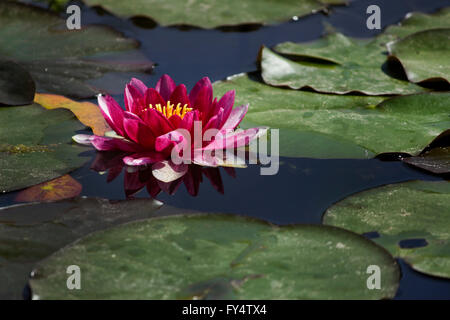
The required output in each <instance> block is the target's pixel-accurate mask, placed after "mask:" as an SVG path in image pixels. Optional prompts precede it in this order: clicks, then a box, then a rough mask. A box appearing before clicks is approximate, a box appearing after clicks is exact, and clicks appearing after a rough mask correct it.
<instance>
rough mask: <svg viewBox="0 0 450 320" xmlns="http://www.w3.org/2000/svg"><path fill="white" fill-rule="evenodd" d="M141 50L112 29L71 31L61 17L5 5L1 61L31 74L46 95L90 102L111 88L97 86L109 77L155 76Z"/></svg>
mask: <svg viewBox="0 0 450 320" xmlns="http://www.w3.org/2000/svg"><path fill="white" fill-rule="evenodd" d="M138 46H139V43H138V42H137V41H136V40H133V39H129V38H125V37H124V36H123V35H122V34H121V33H119V32H116V31H114V30H112V29H110V28H108V27H104V26H85V27H82V29H80V30H68V29H67V27H66V21H65V20H64V19H61V18H60V17H59V16H57V15H56V14H53V13H50V12H48V11H45V10H43V9H40V8H36V7H32V6H29V5H24V4H20V3H14V2H9V1H6V2H5V1H2V2H0V56H3V57H7V58H10V59H14V61H16V62H17V63H18V64H20V65H21V66H22V67H24V68H25V69H26V70H28V72H29V73H30V74H31V76H32V77H33V79H34V80H35V82H36V87H37V90H38V91H41V92H42V91H47V92H52V93H58V94H62V95H67V96H71V97H75V98H86V97H91V96H93V95H95V94H96V93H98V92H99V91H101V90H108V89H110V88H109V87H108V84H107V83H106V81H102V82H98V81H97V82H96V83H95V84H94V80H95V79H100V78H102V77H103V76H104V75H105V74H111V75H112V74H113V73H114V75H116V76H117V73H123V72H128V73H129V72H147V71H150V70H151V68H152V66H153V64H152V63H151V62H149V61H148V60H147V59H145V58H144V57H143V56H142V55H141V56H139V53H138V52H137V51H136V48H137V47H138ZM129 56H133V59H131V60H132V61H133V62H130V61H131V60H130V59H129ZM123 76H124V75H123V74H122V77H123ZM126 78H127V79H128V78H129V74H126ZM119 79H120V77H119ZM122 80H123V82H124V83H125V79H122Z"/></svg>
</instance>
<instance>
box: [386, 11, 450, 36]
mask: <svg viewBox="0 0 450 320" xmlns="http://www.w3.org/2000/svg"><path fill="white" fill-rule="evenodd" d="M439 28H450V8H445V9H442V10H440V11H438V12H437V13H433V14H426V13H421V12H414V13H410V14H408V15H407V16H406V18H405V19H404V20H403V21H402V22H401V23H399V24H398V25H392V26H389V27H387V28H386V30H385V31H384V32H383V35H382V36H383V37H385V36H386V39H388V40H395V39H398V38H403V37H406V36H408V35H410V34H413V33H416V32H420V31H425V30H430V29H439Z"/></svg>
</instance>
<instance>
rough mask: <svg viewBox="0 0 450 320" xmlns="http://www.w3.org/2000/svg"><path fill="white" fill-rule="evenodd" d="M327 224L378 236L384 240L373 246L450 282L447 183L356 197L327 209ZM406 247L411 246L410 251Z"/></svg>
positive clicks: (409, 185)
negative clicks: (407, 243)
mask: <svg viewBox="0 0 450 320" xmlns="http://www.w3.org/2000/svg"><path fill="white" fill-rule="evenodd" d="M324 223H325V224H328V225H334V226H339V227H342V228H345V229H348V230H352V231H355V232H358V233H366V232H373V231H376V232H378V233H379V234H380V235H381V237H379V238H375V239H374V241H375V242H377V243H379V244H381V245H383V246H385V247H386V248H387V249H388V250H389V251H390V252H391V253H392V254H393V255H394V256H398V257H401V258H403V259H405V260H406V262H408V263H409V264H411V266H412V267H413V268H414V269H416V270H418V271H421V272H424V273H427V274H431V275H435V276H440V277H447V278H450V234H449V232H448V231H449V229H450V183H449V182H447V181H439V182H425V181H414V182H407V183H400V184H394V185H388V186H384V187H381V188H376V189H372V190H368V191H365V192H362V193H359V194H355V195H353V196H351V197H348V198H346V199H344V200H342V201H340V202H338V203H337V204H335V205H334V206H332V207H331V208H329V209H328V210H327V212H326V213H325V216H324ZM402 240H403V242H401V241H402ZM413 240H416V241H413ZM419 240H420V241H419ZM405 241H410V242H411V243H412V244H413V245H408V246H407V247H406V246H405V245H404V243H405ZM414 243H416V244H417V243H418V246H417V247H414ZM402 244H403V245H402ZM401 246H402V247H401Z"/></svg>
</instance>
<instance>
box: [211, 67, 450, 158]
mask: <svg viewBox="0 0 450 320" xmlns="http://www.w3.org/2000/svg"><path fill="white" fill-rule="evenodd" d="M232 89H235V90H236V99H237V101H236V104H237V105H239V104H244V103H249V104H250V107H249V111H248V113H247V115H246V117H245V120H246V121H247V123H245V122H244V123H243V125H255V124H256V125H265V126H269V127H270V128H272V129H281V131H280V155H283V156H295V157H317V158H371V157H373V156H374V155H375V154H378V153H381V152H409V153H411V154H417V153H419V152H420V151H421V150H422V149H423V148H424V147H425V146H426V145H428V143H429V142H430V141H431V140H433V139H434V138H435V137H436V136H437V135H439V134H440V133H441V132H442V131H443V130H445V129H447V128H448V127H449V126H450V116H449V113H448V110H449V105H448V101H449V99H450V93H429V94H417V95H409V96H402V97H395V98H390V99H387V100H384V101H383V102H381V103H380V104H378V105H376V104H377V103H378V102H380V101H381V100H382V98H380V97H366V96H347V95H326V94H319V93H313V92H306V91H298V90H295V91H294V90H289V89H284V88H276V87H271V86H268V85H265V84H263V83H261V82H260V81H258V79H257V78H256V79H255V78H252V77H249V76H248V75H239V76H236V77H232V78H230V80H227V81H222V82H217V83H215V84H214V90H215V93H216V94H218V95H220V94H223V93H224V92H225V91H227V90H232Z"/></svg>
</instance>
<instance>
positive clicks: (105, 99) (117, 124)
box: [97, 95, 124, 136]
mask: <svg viewBox="0 0 450 320" xmlns="http://www.w3.org/2000/svg"><path fill="white" fill-rule="evenodd" d="M97 100H98V105H99V107H100V111H101V112H102V114H103V117H104V118H105V120H106V122H107V123H108V125H109V126H110V127H111V129H113V130H114V131H115V132H116V133H117V134H118V135H121V136H123V135H124V134H123V132H124V131H123V112H124V111H123V109H122V108H121V107H120V105H119V104H118V103H117V101H116V100H114V99H113V98H112V97H111V96H108V95H98V96H97Z"/></svg>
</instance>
